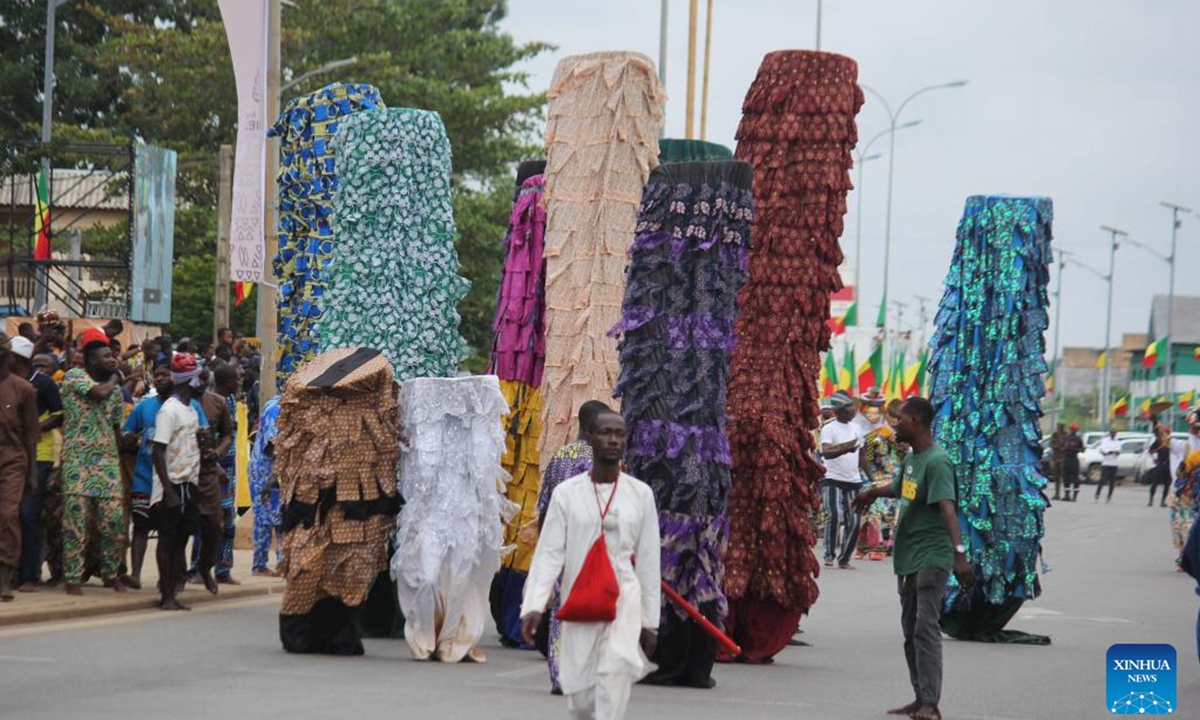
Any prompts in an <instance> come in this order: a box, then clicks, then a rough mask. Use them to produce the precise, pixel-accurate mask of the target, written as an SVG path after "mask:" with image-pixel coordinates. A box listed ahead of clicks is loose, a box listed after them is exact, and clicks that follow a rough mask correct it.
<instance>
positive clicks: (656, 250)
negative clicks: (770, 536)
mask: <svg viewBox="0 0 1200 720" xmlns="http://www.w3.org/2000/svg"><path fill="white" fill-rule="evenodd" d="M752 177H753V171H752V169H751V166H750V165H749V164H748V163H739V162H695V163H667V164H664V165H661V166H659V167H658V168H657V169H655V170H654V172H653V173H652V174H651V176H650V182H649V184H648V185H647V186H646V190H645V192H644V194H643V195H642V205H641V210H640V213H639V216H638V224H637V229H636V235H635V236H634V240H633V245H632V247H631V248H630V262H629V267H628V270H627V274H626V286H625V297H624V303H623V306H622V311H623V313H622V319H621V322H620V323H618V324H617V326H616V327H615V328H613V333H614V334H620V335H621V336H622V337H621V342H620V345H619V350H620V360H621V375H620V380H619V382H618V383H617V388H616V391H615V393H614V394H615V395H616V396H617V397H620V398H621V402H622V407H621V413H622V415H624V417H625V421H626V423H627V424H628V429H629V446H628V449H627V450H626V456H625V461H626V466H627V471H628V472H629V474H631V475H633V476H634V477H637V478H639V479H641V480H643V481H645V482H646V483H648V484H649V485H650V487H651V488H652V489H653V490H654V496H655V502H656V504H657V506H658V513H659V528H660V531H661V535H662V556H661V559H662V573H663V579H664V580H665V581H666V582H667V584H668V585H670V586H671V587H672V588H674V589H675V590H676V591H677V592H678V593H679V594H680V595H682V596H683V597H684V598H685V599H686V600H687V601H688V602H689V603H691V604H692V605H694V606H696V607H697V608H699V609H700V611H701V612H703V613H704V614H705V615H706V616H708V617H709V619H710V620H713V621H714V622H716V623H718V624H720V622H721V621H722V620H723V618H724V617H725V614H726V612H727V602H726V599H725V595H724V593H722V591H721V580H722V575H723V572H722V565H721V555H722V553H723V551H724V547H725V542H726V537H727V533H728V498H729V468H730V462H731V457H730V451H729V440H728V438H727V436H726V434H725V398H726V384H727V380H728V377H729V359H730V353H731V352H732V350H733V346H734V336H733V326H734V323H735V321H736V320H737V313H738V306H737V297H738V291H739V290H740V289H741V287H742V285H743V284H744V283H745V281H746V275H747V252H748V250H749V247H750V222H751V219H752V217H753V197H752V194H751V189H750V188H751V181H752ZM664 603H665V604H666V606H665V608H664V610H666V612H664V614H663V617H664V621H663V627H662V628H661V630H660V643H659V644H660V652H659V653H657V654H656V657H655V660H656V662H658V665H659V670H658V671H657V672H656V673H654V674H653V675H652V676H651V677H650V679H649V681H650V682H662V683H670V684H686V685H694V686H701V687H706V686H707V684H708V683H709V682H710V680H709V673H710V671H711V667H712V654H713V653H715V643H712V641H711V638H709V637H708V636H707V635H704V634H703V633H702V631H699V629H698V628H697V627H694V626H693V624H692V623H690V621H687V620H686V615H685V614H684V612H683V610H681V609H680V608H678V607H675V606H674V604H672V603H670V602H669V601H667V600H666V599H665V597H664Z"/></svg>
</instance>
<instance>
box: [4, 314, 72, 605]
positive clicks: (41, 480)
mask: <svg viewBox="0 0 1200 720" xmlns="http://www.w3.org/2000/svg"><path fill="white" fill-rule="evenodd" d="M11 365H12V371H13V373H15V374H16V375H18V376H20V377H23V378H25V379H26V380H28V381H29V384H30V385H32V386H33V389H34V392H35V393H36V395H37V412H38V425H39V427H40V430H41V440H40V441H39V442H38V444H37V457H36V460H35V465H36V470H37V482H36V484H35V485H34V486H33V487H31V488H27V489H26V491H25V495H24V497H22V498H21V564H20V566H19V567H18V568H17V582H18V583H19V589H20V590H21V592H37V590H38V587H39V585H40V584H41V582H42V538H43V533H42V504H43V501H44V500H45V497H46V484H47V483H48V482H49V479H50V472H51V471H52V470H53V469H54V434H53V433H52V432H51V430H53V429H54V428H56V427H58V426H60V425H62V421H63V412H62V397H61V396H60V395H59V394H58V384H57V383H55V382H54V380H52V379H51V378H50V377H49V376H47V375H46V374H44V373H41V372H38V370H36V369H35V368H34V367H33V341H31V340H29V339H28V338H24V337H15V338H13V340H12V361H11Z"/></svg>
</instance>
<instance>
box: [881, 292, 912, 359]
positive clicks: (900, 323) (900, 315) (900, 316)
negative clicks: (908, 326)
mask: <svg viewBox="0 0 1200 720" xmlns="http://www.w3.org/2000/svg"><path fill="white" fill-rule="evenodd" d="M891 304H892V305H894V306H895V308H896V329H895V331H894V332H895V333H896V344H897V345H899V344H900V339H901V338H900V336H901V334H902V333H903V332H904V309H905V308H906V307H908V303H906V302H901V301H899V300H892V301H891ZM887 336H888V333H887V331H886V330H885V331H884V333H883V337H884V339H885V340H886V339H887ZM901 352H904V350H903V349H902V350H901Z"/></svg>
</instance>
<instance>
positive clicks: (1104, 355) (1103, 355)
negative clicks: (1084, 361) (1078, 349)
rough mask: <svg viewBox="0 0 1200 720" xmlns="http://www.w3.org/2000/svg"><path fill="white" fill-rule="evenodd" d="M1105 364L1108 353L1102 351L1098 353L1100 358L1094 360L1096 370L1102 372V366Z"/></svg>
mask: <svg viewBox="0 0 1200 720" xmlns="http://www.w3.org/2000/svg"><path fill="white" fill-rule="evenodd" d="M1107 362H1108V351H1107V350H1102V351H1101V352H1100V357H1098V358H1096V369H1097V370H1103V369H1104V364H1105V363H1107Z"/></svg>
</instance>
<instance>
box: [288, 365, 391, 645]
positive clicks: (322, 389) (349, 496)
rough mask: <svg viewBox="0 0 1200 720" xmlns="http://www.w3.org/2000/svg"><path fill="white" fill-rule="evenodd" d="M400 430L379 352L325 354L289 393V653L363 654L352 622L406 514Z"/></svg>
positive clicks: (297, 378) (307, 368)
mask: <svg viewBox="0 0 1200 720" xmlns="http://www.w3.org/2000/svg"><path fill="white" fill-rule="evenodd" d="M396 428H397V425H396V391H395V387H394V384H393V380H392V370H391V366H390V365H389V364H388V362H387V360H385V359H384V358H383V356H381V355H380V354H379V353H378V352H376V351H374V350H370V349H367V348H349V349H343V350H331V351H329V352H326V353H322V354H321V355H319V356H317V357H316V358H315V359H313V360H312V361H311V362H310V363H308V364H307V365H305V366H304V367H302V368H301V369H300V370H299V371H298V372H297V373H295V374H294V375H293V376H292V377H291V378H290V379H289V380H288V383H287V386H286V387H285V388H284V392H283V398H282V400H281V402H280V411H279V435H278V436H277V437H276V439H275V453H276V455H275V457H276V459H275V467H276V471H277V472H278V474H279V481H280V486H281V487H280V498H281V501H282V502H283V504H284V507H283V528H284V532H283V562H282V564H281V565H280V569H281V571H282V573H283V576H284V577H285V578H287V590H286V591H285V592H284V595H283V603H282V606H281V608H280V616H279V632H280V639H281V640H282V641H283V646H284V649H285V650H287V651H288V652H324V653H331V654H335V655H361V654H362V651H363V650H362V642H361V640H360V638H359V634H358V631H357V629H356V628H355V616H356V614H357V612H358V608H359V606H360V605H362V603H363V601H364V600H365V599H366V596H367V590H368V588H369V586H370V584H371V580H372V579H373V578H374V577H375V576H376V575H377V574H379V573H380V572H382V571H383V570H384V569H385V568H386V567H387V561H388V558H387V552H386V547H385V542H386V539H387V535H388V533H389V532H390V531H391V529H392V528H393V526H394V524H395V516H396V512H397V510H398V509H399V496H398V494H397V492H396V460H397V457H398V456H399V443H398V442H397V433H396Z"/></svg>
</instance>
